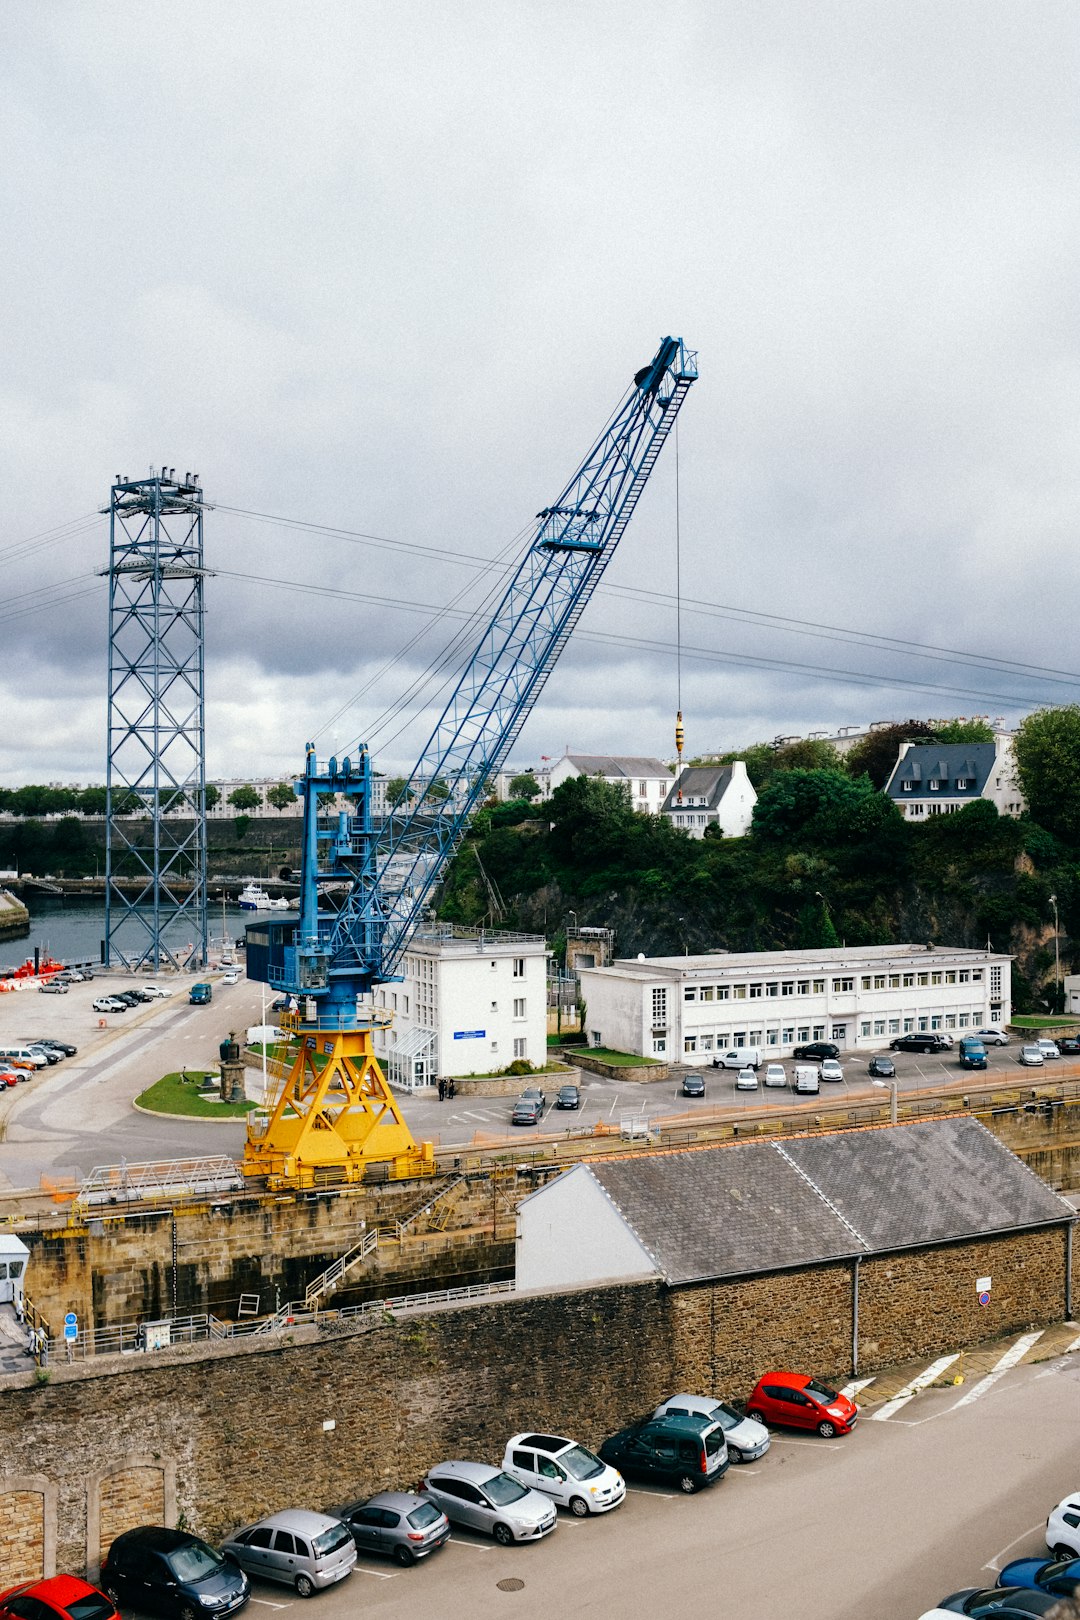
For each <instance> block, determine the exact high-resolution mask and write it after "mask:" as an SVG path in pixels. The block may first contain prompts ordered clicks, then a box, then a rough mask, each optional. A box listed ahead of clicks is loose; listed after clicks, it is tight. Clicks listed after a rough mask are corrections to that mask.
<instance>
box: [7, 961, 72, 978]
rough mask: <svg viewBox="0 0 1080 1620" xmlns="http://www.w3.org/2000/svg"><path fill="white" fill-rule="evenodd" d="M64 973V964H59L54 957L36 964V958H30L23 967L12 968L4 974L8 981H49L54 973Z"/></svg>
mask: <svg viewBox="0 0 1080 1620" xmlns="http://www.w3.org/2000/svg"><path fill="white" fill-rule="evenodd" d="M63 971H64V964H63V962H57V961H56V959H55V958H54V957H52V956H43V957H41V958H40V960H39V961H38V963H37V965H36V966H35V964H34V958H33V957H32V956H28V957H27V958H26V961H25V962H24V963H23V964H22V966H21V967H17V968H12V969H10V971H9V972H7V973H5V974H4V978H6V979H47V978H49V976H50V975H51V974H53V973H62V972H63Z"/></svg>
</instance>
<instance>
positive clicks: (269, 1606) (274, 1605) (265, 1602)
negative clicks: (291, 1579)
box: [251, 1598, 292, 1609]
mask: <svg viewBox="0 0 1080 1620" xmlns="http://www.w3.org/2000/svg"><path fill="white" fill-rule="evenodd" d="M251 1601H252V1603H261V1604H262V1606H263V1608H264V1609H291V1608H292V1604H291V1603H271V1601H270V1599H269V1598H252V1600H251Z"/></svg>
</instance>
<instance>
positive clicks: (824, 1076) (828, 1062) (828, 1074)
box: [818, 1058, 844, 1084]
mask: <svg viewBox="0 0 1080 1620" xmlns="http://www.w3.org/2000/svg"><path fill="white" fill-rule="evenodd" d="M843 1078H844V1071H843V1069H842V1068H841V1067H840V1065H839V1063H837V1061H836V1059H835V1058H826V1059H825V1061H824V1063H822V1064H821V1065H820V1066H819V1068H818V1079H819V1080H831V1081H832V1082H833V1083H834V1084H836V1083H837V1082H839V1081H841V1080H843Z"/></svg>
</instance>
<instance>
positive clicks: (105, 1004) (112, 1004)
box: [93, 996, 128, 1013]
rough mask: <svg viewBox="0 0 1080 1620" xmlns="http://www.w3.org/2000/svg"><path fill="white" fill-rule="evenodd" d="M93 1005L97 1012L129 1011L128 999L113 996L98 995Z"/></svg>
mask: <svg viewBox="0 0 1080 1620" xmlns="http://www.w3.org/2000/svg"><path fill="white" fill-rule="evenodd" d="M93 1007H94V1011H95V1012H105V1013H109V1012H127V1010H128V1004H127V1002H126V1001H117V1000H115V998H114V997H113V996H98V998H97V1000H96V1001H95V1002H94V1003H93Z"/></svg>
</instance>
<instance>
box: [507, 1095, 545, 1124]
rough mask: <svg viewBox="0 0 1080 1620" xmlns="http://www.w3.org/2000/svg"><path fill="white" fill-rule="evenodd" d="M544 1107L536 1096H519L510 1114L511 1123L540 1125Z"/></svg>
mask: <svg viewBox="0 0 1080 1620" xmlns="http://www.w3.org/2000/svg"><path fill="white" fill-rule="evenodd" d="M542 1116H543V1109H542V1108H541V1107H540V1104H539V1103H538V1102H537V1101H536V1098H535V1097H519V1098H518V1100H517V1102H516V1103H515V1104H514V1112H513V1113H512V1114H511V1115H510V1123H511V1125H539V1123H540V1120H541V1118H542Z"/></svg>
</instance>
